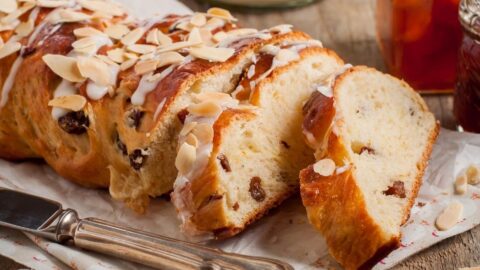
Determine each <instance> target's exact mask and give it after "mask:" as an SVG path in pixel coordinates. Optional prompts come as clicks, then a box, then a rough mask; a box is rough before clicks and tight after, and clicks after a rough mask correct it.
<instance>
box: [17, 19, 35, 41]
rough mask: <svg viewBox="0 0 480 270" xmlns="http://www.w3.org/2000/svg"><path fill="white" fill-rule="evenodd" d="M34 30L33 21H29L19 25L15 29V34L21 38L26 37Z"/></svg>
mask: <svg viewBox="0 0 480 270" xmlns="http://www.w3.org/2000/svg"><path fill="white" fill-rule="evenodd" d="M33 28H34V23H33V20H32V19H29V20H28V21H26V22H21V23H20V24H18V25H17V27H16V28H15V33H17V35H19V36H21V37H26V36H28V35H30V33H32V31H33Z"/></svg>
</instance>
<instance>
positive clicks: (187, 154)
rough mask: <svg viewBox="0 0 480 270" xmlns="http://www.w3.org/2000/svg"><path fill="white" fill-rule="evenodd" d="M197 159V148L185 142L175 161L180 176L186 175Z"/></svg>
mask: <svg viewBox="0 0 480 270" xmlns="http://www.w3.org/2000/svg"><path fill="white" fill-rule="evenodd" d="M196 159H197V150H196V148H195V147H194V146H192V145H190V144H188V143H186V142H185V143H183V144H182V145H181V146H180V149H179V150H178V154H177V157H176V159H175V167H176V168H177V170H178V172H179V173H180V174H185V173H187V172H188V171H189V170H190V169H191V168H192V166H193V164H194V162H195V160H196Z"/></svg>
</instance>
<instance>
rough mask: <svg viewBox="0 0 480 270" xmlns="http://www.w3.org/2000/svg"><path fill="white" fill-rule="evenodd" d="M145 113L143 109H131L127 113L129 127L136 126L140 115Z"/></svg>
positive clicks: (138, 123)
mask: <svg viewBox="0 0 480 270" xmlns="http://www.w3.org/2000/svg"><path fill="white" fill-rule="evenodd" d="M144 115H145V112H144V111H140V110H138V109H133V110H132V111H131V112H130V114H128V119H127V123H128V125H129V126H130V127H134V128H138V126H139V125H140V121H141V120H142V117H143V116H144Z"/></svg>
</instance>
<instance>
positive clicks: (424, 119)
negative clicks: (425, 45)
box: [334, 68, 436, 235]
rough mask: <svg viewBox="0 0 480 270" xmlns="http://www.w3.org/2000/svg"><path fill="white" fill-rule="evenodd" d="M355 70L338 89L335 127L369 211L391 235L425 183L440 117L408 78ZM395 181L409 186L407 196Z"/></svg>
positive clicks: (364, 69)
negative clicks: (428, 155) (427, 158)
mask: <svg viewBox="0 0 480 270" xmlns="http://www.w3.org/2000/svg"><path fill="white" fill-rule="evenodd" d="M355 71H356V72H351V73H349V72H347V73H346V74H345V75H344V76H342V78H341V79H340V80H337V82H338V83H337V85H336V86H335V88H334V95H335V100H336V103H335V108H336V110H337V115H336V118H335V125H336V127H335V128H337V132H339V133H340V136H341V137H343V138H344V140H345V142H344V143H345V144H346V147H347V150H348V152H349V155H350V157H351V160H352V161H353V164H354V176H355V179H356V181H357V182H356V184H357V185H358V186H359V188H360V190H361V191H362V192H363V196H364V198H365V202H366V207H367V210H368V212H369V213H370V215H371V216H372V217H373V218H374V219H375V221H376V222H377V223H378V224H379V225H381V227H382V228H383V229H384V230H385V233H387V234H393V235H398V234H399V229H400V225H401V224H402V223H404V222H405V221H406V219H407V218H408V212H409V209H410V207H411V204H412V200H414V196H415V195H416V192H417V190H418V188H419V185H420V181H421V180H420V179H417V177H418V175H421V174H422V172H421V171H420V170H422V169H423V168H424V165H425V164H420V163H419V162H420V161H421V160H424V157H423V155H424V153H425V152H426V149H427V147H430V144H431V140H432V139H433V138H430V137H431V136H432V135H431V134H432V131H433V130H435V125H436V123H435V119H434V116H433V115H432V114H431V113H430V112H429V111H428V109H427V107H426V105H425V103H424V101H423V100H422V99H421V97H420V96H419V95H418V94H417V93H416V92H414V91H413V90H412V89H411V88H410V87H409V86H408V85H407V84H406V83H404V82H403V81H400V80H398V79H395V78H393V77H391V76H389V75H385V74H382V73H380V72H378V71H375V70H373V69H368V68H355ZM417 180H418V181H417ZM398 181H400V182H398ZM395 183H397V187H399V185H400V186H401V185H403V187H404V189H405V194H404V195H402V194H401V190H398V189H397V191H395V188H393V187H394V185H395ZM400 183H403V184H400ZM391 188H393V189H391ZM389 189H390V190H389ZM392 193H393V194H392ZM412 193H413V194H412Z"/></svg>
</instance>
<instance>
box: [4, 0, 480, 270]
mask: <svg viewBox="0 0 480 270" xmlns="http://www.w3.org/2000/svg"><path fill="white" fill-rule="evenodd" d="M160 1H161V0H160ZM180 1H181V2H183V3H185V4H186V5H187V6H189V7H190V8H192V9H193V10H205V9H206V8H207V7H208V6H206V5H204V4H199V3H198V2H196V1H195V0H180ZM374 12H375V0H319V1H318V2H317V3H315V4H312V5H309V6H306V7H302V8H297V9H289V10H272V11H268V12H252V11H248V12H247V11H242V12H233V13H234V15H235V17H237V18H238V19H239V20H240V22H241V24H242V25H243V26H245V27H255V28H267V27H270V26H273V25H277V24H284V23H289V24H293V25H295V27H296V28H298V29H301V30H303V31H305V32H307V33H309V34H310V35H311V36H313V37H315V38H317V39H320V40H321V41H322V42H323V44H324V46H325V47H328V48H331V49H334V50H335V51H336V52H337V53H338V54H339V55H340V56H341V57H343V58H344V59H345V61H347V62H349V63H352V64H355V65H359V64H361V65H368V66H372V67H375V68H377V69H379V70H385V67H384V63H383V60H382V58H381V56H380V52H379V49H378V46H377V44H376V42H375V19H374V14H375V13H374ZM424 98H425V100H426V102H427V104H428V105H429V107H430V109H431V110H432V111H433V112H434V114H435V116H436V117H437V119H439V120H440V122H441V124H442V126H443V127H445V128H449V129H454V128H455V120H454V118H453V115H452V97H451V96H449V95H433V96H425V97H424ZM478 239H480V226H477V227H476V228H475V229H473V230H471V231H468V232H465V233H463V234H461V235H457V236H455V237H452V238H450V239H447V240H445V241H443V242H441V243H439V244H437V245H435V246H433V247H431V248H429V249H427V250H425V251H423V252H421V253H419V254H417V255H415V256H413V257H411V258H409V259H408V260H406V261H405V262H403V263H401V264H400V265H398V266H396V267H394V269H397V270H400V269H401V270H403V269H439V270H441V269H457V268H459V267H467V266H476V265H480V241H478ZM20 268H24V266H22V265H19V264H17V263H15V262H13V261H11V260H9V259H7V258H3V257H0V269H20Z"/></svg>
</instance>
